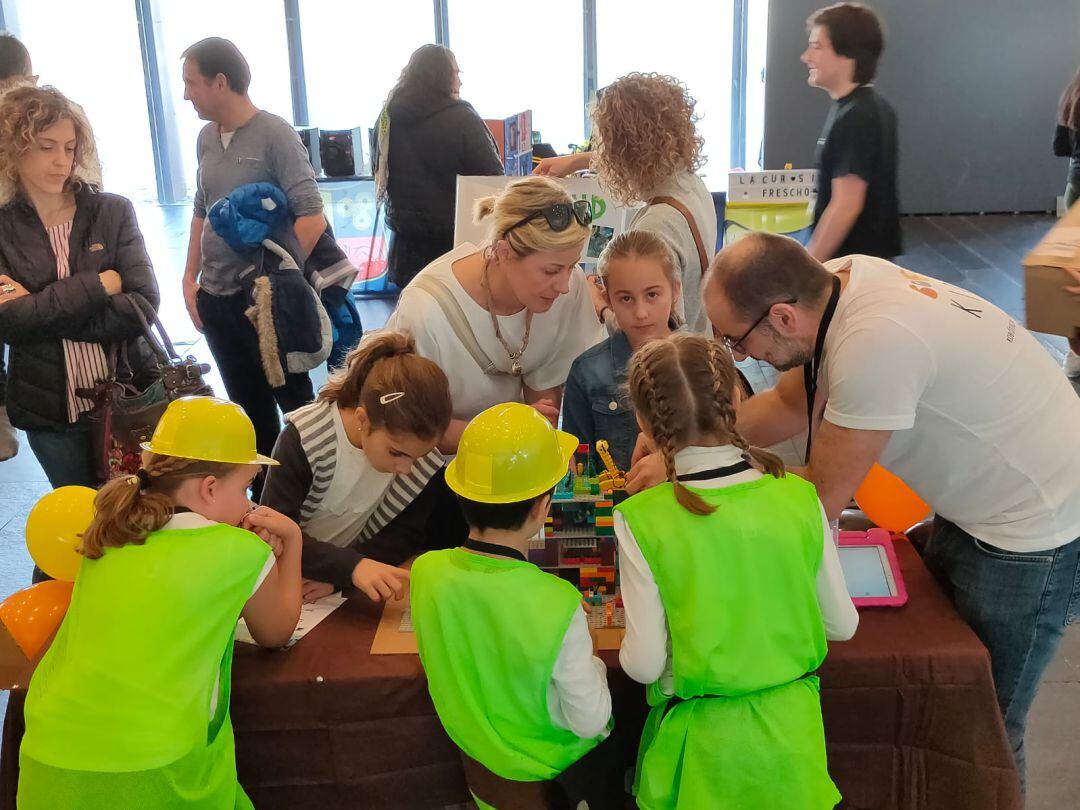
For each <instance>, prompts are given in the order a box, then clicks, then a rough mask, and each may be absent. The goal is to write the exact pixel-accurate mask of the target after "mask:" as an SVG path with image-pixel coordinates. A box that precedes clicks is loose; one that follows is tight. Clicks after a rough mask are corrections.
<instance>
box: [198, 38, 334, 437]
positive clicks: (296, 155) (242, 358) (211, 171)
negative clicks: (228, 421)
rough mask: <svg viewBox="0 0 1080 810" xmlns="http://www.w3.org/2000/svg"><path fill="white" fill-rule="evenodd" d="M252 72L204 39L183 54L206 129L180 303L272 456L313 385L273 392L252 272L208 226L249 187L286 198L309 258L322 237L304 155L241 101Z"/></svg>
mask: <svg viewBox="0 0 1080 810" xmlns="http://www.w3.org/2000/svg"><path fill="white" fill-rule="evenodd" d="M250 82H251V70H250V68H249V67H248V63H247V60H245V59H244V57H243V55H242V54H241V53H240V51H239V50H238V49H237V47H236V46H235V45H234V44H233V43H232V42H230V41H229V40H227V39H220V38H218V37H210V38H208V39H204V40H201V41H199V42H197V43H195V44H194V45H192V46H191V47H190V48H188V49H187V50H186V51H184V98H185V99H187V100H188V101H190V102H191V104H192V106H193V107H194V108H195V111H196V112H197V113H198V114H199V117H200V118H202V119H203V120H205V121H208V122H209V123H208V124H207V125H206V126H205V127H203V129H202V131H201V132H200V133H199V140H198V147H197V148H198V155H199V169H198V181H197V182H198V185H197V189H196V192H195V212H194V216H193V217H192V220H191V238H190V240H189V242H188V257H187V267H186V269H185V271H184V302H185V304H186V305H187V310H188V314H190V316H191V320H192V322H193V323H194V324H195V326H196V328H198V329H199V330H200V331H201V332H203V333H204V334H205V335H206V340H207V343H208V344H209V346H210V351H211V352H212V353H213V355H214V360H215V361H216V362H217V366H218V369H219V370H220V371H221V378H222V380H223V381H224V382H225V390H226V391H227V392H228V395H229V399H231V400H232V401H233V402H236V403H237V404H239V405H240V406H241V407H242V408H243V409H244V411H245V412H246V413H247V415H248V416H249V417H250V418H251V421H252V423H253V424H254V425H255V436H256V441H257V444H258V448H259V452H260V453H263V454H265V455H270V454H271V452H272V451H273V449H274V442H275V441H276V440H277V435H278V432H279V430H280V422H279V421H278V412H277V409H278V407H280V408H281V410H282V412H283V413H288V412H289V411H292V410H295V409H296V408H299V407H300V406H302V405H305V404H307V403H308V402H311V401H312V400H313V399H314V389H313V388H312V384H311V378H310V377H309V376H308V375H307V374H306V373H304V374H286V375H285V385H283V386H281V387H279V388H271V387H270V383H269V382H267V379H266V374H265V373H264V372H263V368H262V364H261V362H260V359H259V357H260V355H259V344H258V335H257V334H256V332H255V328H254V327H253V326H252V324H251V322H250V321H249V320H248V319H247V317H246V316H245V314H244V312H245V310H246V309H247V307H248V301H247V300H246V296H245V294H244V293H243V292H242V291H241V288H240V273H241V272H242V271H243V270H244V269H245V268H246V267H248V266H249V265H250V262H248V261H246V260H245V259H244V258H242V257H241V256H239V255H237V254H236V253H235V252H234V251H233V250H232V249H231V248H230V247H229V246H228V245H227V244H226V243H225V242H224V240H222V239H221V237H220V236H218V235H217V234H216V233H215V232H214V229H213V228H212V227H210V226H208V225H207V222H206V212H207V209H209V208H210V207H211V206H212V205H213V204H214V203H215V202H217V201H218V200H219V199H221V198H222V197H226V196H228V195H229V194H230V193H231V192H232V191H234V190H235V189H236V188H238V187H240V186H243V185H246V184H248V183H272V184H274V185H275V186H278V187H279V188H280V189H282V191H284V192H285V194H286V196H287V197H288V198H289V207H290V209H291V210H292V213H293V216H295V217H296V221H295V223H294V228H295V231H296V237H297V241H298V242H299V244H300V249H301V251H302V252H303V254H304V256H305V257H306V256H307V255H308V254H309V253H310V252H311V250H312V248H313V247H314V246H315V243H316V242H318V240H319V237H320V236H321V235H322V233H323V232H324V231H325V230H326V219H325V218H324V217H323V213H322V210H323V203H322V196H321V195H320V193H319V188H318V185H317V184H316V182H315V172H314V170H313V169H312V168H311V162H310V161H309V159H308V155H307V151H306V150H305V148H304V145H303V144H302V143H301V142H300V137H299V136H298V135H297V134H296V131H295V130H294V129H293V128H292V126H291V125H290V124H289V123H288V122H287V121H285V120H283V119H281V118H279V117H278V116H276V115H272V114H270V113H268V112H266V111H265V110H260V109H259V108H257V107H256V106H255V105H254V104H252V103H251V99H250V98H249V97H248V85H249V84H250Z"/></svg>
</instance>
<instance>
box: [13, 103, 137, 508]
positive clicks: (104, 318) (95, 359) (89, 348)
mask: <svg viewBox="0 0 1080 810" xmlns="http://www.w3.org/2000/svg"><path fill="white" fill-rule="evenodd" d="M92 142H93V136H92V134H91V132H90V128H89V126H88V125H87V123H86V119H85V118H84V117H83V116H82V114H81V113H80V112H79V110H78V108H77V107H76V106H75V105H74V104H72V103H71V102H70V101H68V100H67V99H66V98H65V97H64V96H63V95H62V94H61V93H60V92H59V91H57V90H55V89H53V88H50V87H43V88H39V87H34V86H27V87H17V88H15V89H13V90H9V91H8V92H7V93H6V94H5V95H4V97H3V101H2V102H0V342H2V343H5V344H7V345H8V346H9V349H10V362H11V369H10V374H9V378H8V384H7V409H8V415H9V416H10V418H11V422H12V424H13V425H14V426H15V427H18V428H22V429H23V430H25V431H26V432H27V437H28V438H29V441H30V447H31V448H32V449H33V451H34V455H35V456H37V459H38V461H39V462H40V463H41V466H42V467H43V468H44V470H45V474H46V476H47V477H48V479H49V483H50V484H52V485H53V486H54V487H60V486H65V485H68V484H81V485H83V486H94V485H95V484H96V483H97V482H98V472H97V469H96V465H95V463H94V453H93V448H92V443H91V438H90V425H89V423H88V421H87V413H88V412H89V411H90V410H91V408H92V407H93V403H92V402H91V401H90V400H89V399H86V398H85V397H83V396H80V395H79V393H78V392H79V389H83V388H93V387H94V385H95V384H96V383H97V381H99V380H102V379H104V378H105V376H106V374H107V372H108V369H107V362H106V352H107V349H108V347H109V346H110V345H113V344H119V343H124V342H131V341H134V339H135V338H136V337H137V336H139V335H141V334H142V326H141V323H140V321H139V319H138V316H137V314H136V311H135V309H134V306H135V305H134V304H133V302H132V301H131V300H130V299H129V297H128V296H127V295H125V294H123V293H140V294H141V295H142V296H143V297H144V298H146V299H147V300H148V301H149V302H150V303H151V304H152V305H153V306H155V307H156V306H157V304H158V288H157V281H156V280H155V278H154V272H153V269H152V268H151V266H150V259H149V257H148V256H147V254H146V248H145V246H144V244H143V239H142V234H141V233H140V232H139V227H138V223H137V222H136V220H135V212H134V210H133V209H132V207H131V203H130V202H128V201H127V200H126V199H124V198H123V197H118V196H116V195H114V194H103V193H99V192H97V191H95V190H94V189H93V187H92V186H91V185H89V184H88V182H87V180H86V178H87V175H86V172H87V160H88V158H87V155H88V154H90V153H91V152H90V147H91V145H92ZM136 348H137V346H136V345H134V344H133V345H132V346H131V347H130V350H129V352H128V357H129V360H130V361H131V363H132V366H133V368H134V370H135V371H136V372H137V373H138V372H140V371H142V370H144V369H148V368H150V366H151V364H152V359H151V358H149V357H146V356H142V355H140V354H139V353H138V352H137V351H136Z"/></svg>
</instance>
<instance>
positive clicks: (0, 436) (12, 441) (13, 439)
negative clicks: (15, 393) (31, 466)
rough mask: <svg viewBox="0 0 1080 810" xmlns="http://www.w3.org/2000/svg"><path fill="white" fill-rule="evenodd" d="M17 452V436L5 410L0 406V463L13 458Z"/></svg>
mask: <svg viewBox="0 0 1080 810" xmlns="http://www.w3.org/2000/svg"><path fill="white" fill-rule="evenodd" d="M18 452H19V434H17V433H16V432H15V428H13V427H12V426H11V422H10V420H8V415H7V408H6V407H4V406H2V405H0V461H7V460H8V459H9V458H14V457H15V455H16V454H17V453H18Z"/></svg>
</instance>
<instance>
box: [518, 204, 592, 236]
mask: <svg viewBox="0 0 1080 810" xmlns="http://www.w3.org/2000/svg"><path fill="white" fill-rule="evenodd" d="M540 217H543V218H544V219H545V220H547V224H548V227H549V228H551V230H553V231H555V232H559V231H565V230H566V229H567V228H569V227H570V221H571V220H572V219H576V220H577V221H578V225H581V226H582V227H583V228H584V227H586V226H587V225H589V223H591V222H592V206H591V205H590V204H589V201H588V200H576V201H574V202H573V203H555V204H554V205H548V206H545V207H543V208H541V209H540V210H539V211H533V212H532V213H531V214H529V215H528V216H527V217H524V218H523V219H521V220H520V221H519V222H515V223H514V224H513V225H512V226H510V227H509V228H507V229H506V232H507V233H510V231H512V230H514V228H520V227H521V226H522V225H525V224H526V223H529V222H532V221H533V220H534V219H539V218H540Z"/></svg>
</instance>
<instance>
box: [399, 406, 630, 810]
mask: <svg viewBox="0 0 1080 810" xmlns="http://www.w3.org/2000/svg"><path fill="white" fill-rule="evenodd" d="M577 446H578V440H577V439H576V438H575V437H573V436H571V435H570V434H568V433H563V432H562V431H558V430H555V429H554V428H553V427H552V426H551V424H550V423H549V422H548V421H547V420H546V419H545V418H544V417H543V416H541V415H540V414H539V413H538V412H537V411H536V410H535V409H533V408H530V407H528V406H527V405H523V404H521V403H507V404H503V405H496V406H494V407H492V408H489V409H487V410H486V411H484V412H483V413H481V414H479V415H478V416H476V417H475V418H474V419H473V420H472V421H471V422H470V423H469V424H468V426H467V427H466V428H465V430H464V432H463V433H462V436H461V442H460V444H459V446H458V455H457V457H456V458H455V459H454V460H453V461H452V462H451V463H450V465H449V467H447V470H446V483H447V484H448V485H449V487H450V488H451V489H452V490H453V491H454V492H455V493H456V494H457V496H458V499H459V501H460V503H461V508H462V511H463V512H464V514H465V519H466V521H467V522H468V524H469V527H470V533H469V539H468V540H467V541H466V542H465V544H464V545H463V546H462V547H460V548H454V549H447V550H443V551H431V552H428V553H427V554H424V555H422V556H420V557H419V558H417V560H416V561H415V563H414V564H413V568H412V590H411V599H412V622H413V627H414V628H415V630H416V640H417V645H418V646H419V650H420V660H421V662H422V663H423V665H424V670H425V672H426V674H427V678H428V687H429V689H430V691H431V697H432V700H433V702H434V704H435V709H436V711H437V712H438V715H439V719H440V720H441V721H442V724H443V727H444V728H445V729H446V732H447V734H449V736H450V738H451V739H452V740H453V741H454V742H455V743H456V744H457V745H458V747H459V748H460V749H461V750H462V752H463V753H464V755H465V757H466V760H465V761H466V766H467V773H468V774H469V776H470V780H469V781H470V787H471V789H472V791H473V794H474V797H475V798H476V799H477V804H478V805H479V806H480V807H482V808H483V807H492V806H496V802H499V806H501V807H509V806H516V805H518V804H519V802H517V801H515V800H514V799H510V798H505V795H504V797H503V798H500V796H499V795H498V793H499V790H498V787H497V786H498V784H500V780H509V782H511V783H513V782H517V783H521V782H529V783H548V784H547V785H544V786H538V785H532V786H530V787H531V788H534V789H536V790H548V791H555V790H558V789H559V788H557V787H556V786H555V785H553V784H550V781H549V780H554V779H556V777H558V776H559V775H560V774H562V773H563V772H564V771H566V769H567V768H569V767H570V766H572V765H573V764H574V763H575V762H577V761H578V760H580V759H581V758H582V757H584V756H585V755H586V754H589V752H590V751H593V750H594V749H596V747H597V745H598V744H599V743H600V742H601V741H602V740H603V739H604V738H605V737H606V736H607V734H608V732H609V730H610V728H611V696H610V694H609V692H608V688H607V670H606V668H605V666H604V664H603V662H602V661H600V659H598V658H596V657H594V656H593V645H592V640H591V637H590V633H589V627H588V622H587V620H586V617H585V613H584V611H583V610H582V608H581V594H580V593H579V592H578V590H577V589H576V588H575V587H574V586H573V585H572V584H570V583H569V582H566V581H564V580H562V579H559V578H558V577H555V576H553V575H551V574H548V573H545V572H543V571H541V570H540V569H539V568H537V567H536V566H535V565H533V564H531V563H529V562H528V560H527V548H528V541H529V539H530V538H531V537H533V536H535V535H536V534H537V532H539V531H540V529H541V528H542V527H543V525H544V520H545V518H546V517H547V513H548V508H549V506H550V504H551V496H552V491H553V490H554V489H555V486H556V484H558V482H559V481H560V480H561V479H562V478H563V476H564V475H565V474H566V471H567V465H568V464H569V461H570V459H571V457H572V456H573V453H574V451H575V449H576V448H577ZM477 763H478V764H479V766H482V768H478V767H477ZM476 773H484V775H485V776H487V775H490V774H493V775H494V776H495V777H497V779H495V780H494V781H495V784H496V787H495V789H492V788H491V787H490V785H491V780H486V779H485V780H477V779H475V778H473V775H474V774H476ZM603 776H604V775H601V776H600V777H599V778H598V780H597V781H598V782H599V781H601V780H602V779H603ZM482 781H483V782H486V783H487V784H488V788H487V792H486V793H485V788H484V786H483V785H481V782H482ZM504 787H505V785H504ZM510 787H511V788H512V787H513V786H512V785H510ZM575 805H576V802H574V803H573V804H571V806H575ZM590 806H593V807H596V806H603V805H602V804H600V805H597V804H593V803H592V802H590Z"/></svg>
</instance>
